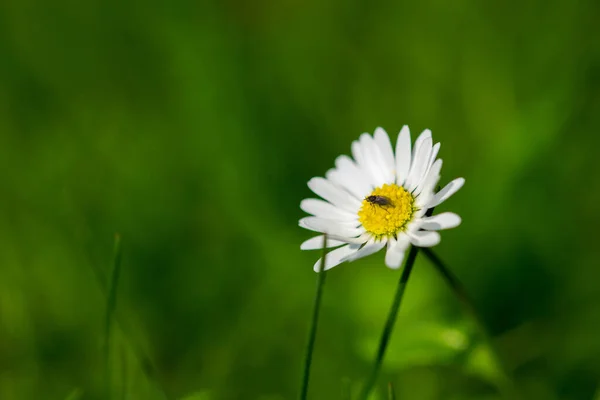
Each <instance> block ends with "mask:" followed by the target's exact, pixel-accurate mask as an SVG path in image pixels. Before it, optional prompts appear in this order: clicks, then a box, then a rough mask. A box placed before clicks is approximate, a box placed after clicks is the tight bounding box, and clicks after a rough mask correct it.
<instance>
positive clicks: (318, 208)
mask: <svg viewBox="0 0 600 400" xmlns="http://www.w3.org/2000/svg"><path fill="white" fill-rule="evenodd" d="M300 208H301V209H302V210H303V211H305V212H307V213H309V214H312V215H314V216H315V217H321V218H325V219H333V220H339V221H354V220H358V216H357V215H356V214H353V213H351V212H349V211H346V210H343V209H341V208H339V207H336V206H334V205H333V204H331V203H328V202H326V201H323V200H319V199H304V200H302V201H301V202H300Z"/></svg>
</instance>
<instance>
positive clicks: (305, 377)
mask: <svg viewBox="0 0 600 400" xmlns="http://www.w3.org/2000/svg"><path fill="white" fill-rule="evenodd" d="M326 254H327V235H323V257H322V258H321V263H320V264H319V271H318V272H317V290H316V293H315V300H314V305H313V313H312V321H311V324H310V330H309V334H308V342H307V344H306V354H305V357H304V372H303V374H302V387H301V389H300V400H306V396H307V395H308V381H309V378H310V365H311V363H312V353H313V349H314V347H315V339H316V337H317V324H318V322H319V312H320V310H321V297H322V296H323V286H324V284H325V275H326V274H327V273H326V272H325V271H324V269H325V257H326Z"/></svg>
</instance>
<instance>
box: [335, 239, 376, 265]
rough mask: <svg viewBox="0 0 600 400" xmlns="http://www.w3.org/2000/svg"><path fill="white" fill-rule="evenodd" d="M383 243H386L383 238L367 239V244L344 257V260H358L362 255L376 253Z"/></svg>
mask: <svg viewBox="0 0 600 400" xmlns="http://www.w3.org/2000/svg"><path fill="white" fill-rule="evenodd" d="M385 243H386V241H385V240H380V241H377V242H373V241H372V240H369V241H368V242H367V244H365V245H364V246H363V247H362V248H361V249H360V250H358V251H357V252H356V253H354V254H352V255H351V256H348V257H346V259H345V260H344V261H354V260H358V259H359V258H362V257H366V256H370V255H371V254H373V253H377V252H378V251H379V250H381V249H383V246H385Z"/></svg>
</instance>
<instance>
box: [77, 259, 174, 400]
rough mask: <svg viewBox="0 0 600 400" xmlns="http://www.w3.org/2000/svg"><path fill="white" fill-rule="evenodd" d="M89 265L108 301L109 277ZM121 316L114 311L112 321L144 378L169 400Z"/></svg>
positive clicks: (149, 360)
mask: <svg viewBox="0 0 600 400" xmlns="http://www.w3.org/2000/svg"><path fill="white" fill-rule="evenodd" d="M89 265H90V268H91V270H92V273H93V274H94V277H95V278H96V281H97V282H98V285H99V287H100V290H101V291H102V293H103V294H104V296H106V298H107V299H108V298H109V292H110V290H109V284H108V283H107V277H106V276H105V275H104V273H103V272H102V271H101V270H100V268H99V267H98V266H96V265H95V264H94V263H93V262H91V263H90V264H89ZM107 303H108V300H107ZM120 314H121V313H120V312H119V310H118V309H114V310H113V312H112V319H113V322H114V323H115V327H116V328H118V329H119V331H120V332H121V334H122V335H123V336H122V337H123V338H124V339H125V341H126V342H127V344H128V345H129V349H131V352H132V354H133V356H134V357H135V359H136V361H137V363H138V365H139V367H140V369H141V371H142V373H143V374H144V376H145V377H146V378H147V379H148V381H149V382H152V384H153V385H154V387H155V388H156V390H157V391H158V392H159V393H160V394H161V395H162V397H163V398H164V399H168V398H169V396H167V394H166V392H165V390H164V389H163V385H162V384H161V382H160V380H159V375H158V372H157V370H156V367H155V366H154V363H153V362H152V360H151V359H150V356H148V354H147V352H146V350H145V349H144V347H143V346H142V345H141V344H140V342H138V341H136V340H133V338H132V333H131V332H132V331H133V329H132V327H131V325H130V324H129V323H128V322H127V319H125V318H123V316H122V315H120Z"/></svg>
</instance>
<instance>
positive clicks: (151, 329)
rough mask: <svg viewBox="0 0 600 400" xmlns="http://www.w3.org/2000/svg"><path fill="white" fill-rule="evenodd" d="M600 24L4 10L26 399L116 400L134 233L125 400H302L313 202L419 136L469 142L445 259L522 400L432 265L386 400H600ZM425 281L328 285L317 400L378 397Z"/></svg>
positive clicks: (5, 97) (523, 12)
mask: <svg viewBox="0 0 600 400" xmlns="http://www.w3.org/2000/svg"><path fill="white" fill-rule="evenodd" d="M599 11H600V5H599V3H598V2H595V1H593V0H587V1H574V2H568V1H558V0H551V1H525V2H523V1H514V0H513V1H507V2H500V1H496V2H478V1H474V0H463V1H459V2H443V1H438V0H429V1H425V2H420V3H419V4H417V2H405V3H400V2H396V3H381V4H371V3H369V2H365V1H357V2H345V1H339V0H336V1H330V2H321V1H316V0H309V1H308V2H300V1H293V0H292V1H289V0H284V1H282V2H267V1H256V2H240V1H234V0H227V1H222V2H211V1H206V2H192V1H185V0H178V1H174V2H161V1H157V0H150V1H139V0H131V1H126V2H119V1H114V0H107V1H97V0H91V1H85V2H78V1H73V0H57V1H54V2H46V1H42V0H3V1H2V2H1V3H0V399H2V400H12V399H65V398H67V397H68V396H70V395H71V398H72V399H74V398H77V397H78V395H80V398H83V399H101V398H106V396H107V383H106V382H107V380H106V378H105V376H104V357H103V347H102V343H103V337H104V334H103V332H104V326H105V324H104V318H105V316H104V315H105V304H106V287H107V277H108V276H109V274H110V269H111V263H112V251H113V250H112V248H113V238H114V234H115V233H116V232H119V233H120V234H121V235H122V238H123V263H122V271H121V280H120V282H119V286H118V292H117V312H116V322H115V323H114V324H113V329H112V335H113V341H112V346H111V348H112V351H111V355H110V366H109V367H110V371H111V374H110V380H109V381H110V384H109V385H108V386H109V388H108V392H109V394H111V395H113V398H119V399H122V398H126V399H164V398H167V399H182V398H190V399H191V398H194V399H204V400H212V399H263V400H279V399H294V398H295V397H296V396H297V393H298V387H299V381H300V372H301V363H302V357H303V347H304V344H305V340H306V334H307V329H308V319H309V315H310V309H311V305H312V296H313V292H314V282H315V277H316V276H315V274H314V273H313V272H312V265H313V263H314V261H315V260H316V258H318V252H301V251H300V250H299V245H300V243H301V242H302V241H303V240H305V239H307V238H308V237H310V236H311V234H310V233H309V232H307V231H303V230H302V229H300V228H299V227H298V226H297V221H298V219H299V218H301V217H302V216H303V213H302V212H301V210H300V209H299V207H298V205H299V203H300V201H301V199H303V198H305V197H310V196H311V193H310V192H309V190H308V188H307V187H306V182H307V181H308V180H309V179H310V178H311V177H313V176H318V175H323V174H324V173H325V171H326V170H327V169H328V168H330V167H331V166H333V160H334V158H335V157H336V156H337V155H339V154H343V153H346V154H347V153H349V150H350V143H351V141H352V140H354V139H356V138H357V137H358V136H359V134H360V133H362V132H373V130H374V129H375V127H377V126H382V127H384V128H385V129H386V130H387V131H388V132H389V133H390V135H392V136H393V137H394V138H395V135H396V134H397V132H398V131H399V130H400V128H401V127H402V125H403V124H409V126H410V127H411V129H412V132H413V139H414V138H415V137H416V135H417V134H418V133H419V132H420V131H422V130H423V129H425V128H430V129H432V131H433V135H434V139H435V140H438V141H441V142H442V149H441V153H440V155H441V157H442V158H443V159H444V161H445V164H444V170H443V171H442V175H443V177H442V181H443V182H442V183H445V182H448V181H450V180H451V179H453V178H455V177H458V176H463V177H465V178H466V181H467V183H466V185H465V187H464V188H463V189H462V190H461V191H460V192H459V193H458V194H457V195H456V196H455V197H453V198H452V199H451V200H450V201H448V202H447V203H445V204H444V206H443V207H440V210H439V211H442V209H443V210H452V211H455V212H457V213H459V214H460V215H461V216H462V217H463V224H462V226H461V227H459V228H457V229H455V230H452V231H448V232H445V233H444V235H443V240H442V243H441V244H440V245H439V246H437V247H436V249H435V250H436V252H437V253H438V254H439V255H440V256H441V257H442V258H443V259H444V260H445V261H446V262H447V263H448V265H449V266H450V267H451V268H452V270H453V271H454V272H455V273H456V274H457V275H458V276H459V277H460V279H461V280H462V281H463V282H464V284H465V285H466V287H467V289H468V291H469V292H470V294H471V296H472V297H473V298H474V300H475V302H476V305H477V307H478V309H479V310H480V312H481V314H482V316H483V320H484V322H485V325H486V326H487V327H488V329H489V331H490V333H491V335H492V337H493V345H494V347H495V348H496V349H497V352H498V353H499V354H500V357H501V358H502V359H503V365H504V370H505V371H506V374H508V375H509V376H510V375H512V378H513V380H514V384H515V388H516V389H515V390H516V391H515V392H510V391H507V390H506V383H505V381H506V379H507V378H506V377H504V374H505V373H503V372H502V367H501V364H500V363H499V362H497V360H496V358H495V357H494V355H493V352H492V350H491V349H492V348H491V347H490V346H489V345H488V343H487V342H486V341H485V340H484V339H483V338H482V336H481V335H480V334H479V333H478V331H477V330H476V329H475V326H474V324H473V322H472V319H471V318H470V317H469V315H468V314H467V313H466V312H465V311H464V310H463V308H462V307H461V306H460V303H459V302H458V301H457V300H456V298H455V297H454V296H453V295H452V293H451V291H450V290H449V289H448V287H447V286H446V285H445V284H444V282H443V281H442V280H441V278H440V277H439V275H438V274H436V272H435V270H434V269H433V268H432V266H431V265H430V264H429V263H428V262H427V261H426V260H425V259H424V258H423V257H422V256H421V257H419V258H418V261H417V265H416V268H415V270H414V273H413V276H412V277H411V282H410V283H409V288H408V292H407V296H406V297H405V302H404V304H403V308H402V310H401V315H400V317H399V320H398V325H397V330H396V332H395V334H394V336H393V340H392V343H391V347H390V349H389V350H390V351H389V356H388V358H387V360H386V366H385V369H384V371H383V374H382V377H381V379H380V390H381V392H380V393H378V394H376V395H374V396H373V398H374V399H376V398H377V399H383V398H384V397H383V389H384V387H385V383H386V382H390V381H391V382H393V383H394V385H395V387H396V391H397V392H398V395H399V398H400V399H501V398H514V397H515V396H516V395H515V393H519V394H520V395H521V396H522V398H525V399H550V400H552V399H593V398H596V399H598V398H600V390H599V389H598V384H599V382H600V270H599V269H598V267H599V265H598V264H599V263H598V257H599V256H600V254H599V246H598V244H597V236H596V229H595V228H596V225H597V224H598V223H599V222H600V218H599V217H600V209H599V207H598V204H600V179H599V177H598V166H597V159H598V158H597V154H596V152H597V151H598V148H600V136H599V133H600V132H599V131H598V127H599V126H600V30H599V29H598V25H597V24H598V20H599V19H600V13H599ZM398 277H399V272H398V271H391V270H388V269H387V268H385V267H384V266H383V255H382V254H378V255H375V256H371V257H369V258H367V259H363V260H360V261H357V262H355V263H352V264H344V265H342V266H340V267H338V268H335V269H333V270H332V271H331V273H330V274H329V275H328V278H327V287H326V291H325V297H324V305H323V312H322V319H321V325H320V331H319V336H318V339H317V343H316V350H315V356H314V363H313V365H314V368H313V374H312V380H311V388H310V398H313V399H342V398H343V392H344V391H348V390H350V391H352V392H353V393H356V392H357V389H358V388H359V387H360V385H361V384H362V382H364V379H365V377H366V376H367V374H368V372H369V370H370V366H371V364H372V359H373V355H374V348H375V345H376V342H377V339H378V337H379V334H380V331H381V328H382V325H383V323H384V320H385V315H386V313H387V310H388V307H389V304H390V301H391V296H392V293H393V291H394V288H395V285H396V282H397V279H398ZM140 360H141V362H140ZM144 360H146V361H144ZM148 360H150V361H148ZM148 362H150V363H151V364H152V366H150V365H145V364H147V363H148Z"/></svg>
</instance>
